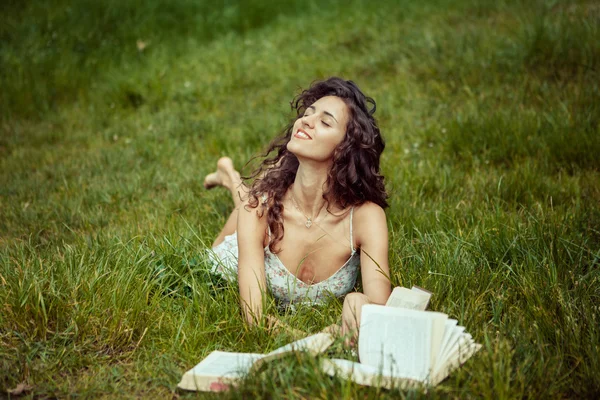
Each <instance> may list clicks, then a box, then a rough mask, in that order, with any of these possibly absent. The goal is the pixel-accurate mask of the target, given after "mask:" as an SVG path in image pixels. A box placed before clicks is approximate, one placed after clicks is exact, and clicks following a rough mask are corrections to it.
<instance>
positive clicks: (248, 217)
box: [237, 200, 267, 324]
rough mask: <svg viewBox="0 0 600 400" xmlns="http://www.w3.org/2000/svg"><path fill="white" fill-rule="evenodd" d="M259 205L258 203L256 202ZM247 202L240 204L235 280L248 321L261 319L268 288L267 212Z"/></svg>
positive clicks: (244, 314) (243, 312) (252, 321)
mask: <svg viewBox="0 0 600 400" xmlns="http://www.w3.org/2000/svg"><path fill="white" fill-rule="evenodd" d="M259 207H260V206H259ZM260 212H261V210H260V209H258V208H252V207H249V206H248V200H246V201H245V202H244V203H242V205H241V206H240V207H239V212H238V224H237V238H238V251H239V253H238V282H239V289H240V303H241V304H240V305H241V308H242V314H243V316H244V318H245V319H246V321H247V322H248V323H249V324H253V323H256V322H259V321H260V320H261V319H262V310H263V299H264V294H265V293H266V290H267V284H266V277H265V255H264V248H263V245H264V239H265V232H266V229H267V215H266V212H265V213H263V214H262V216H259V214H260Z"/></svg>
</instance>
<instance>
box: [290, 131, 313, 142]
mask: <svg viewBox="0 0 600 400" xmlns="http://www.w3.org/2000/svg"><path fill="white" fill-rule="evenodd" d="M294 137H296V138H298V139H304V140H312V138H311V137H310V135H309V134H308V133H306V132H304V131H303V130H302V129H298V130H297V131H296V133H294Z"/></svg>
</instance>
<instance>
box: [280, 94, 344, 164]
mask: <svg viewBox="0 0 600 400" xmlns="http://www.w3.org/2000/svg"><path fill="white" fill-rule="evenodd" d="M349 114H350V112H349V110H348V107H347V106H346V103H344V101H343V100H342V99H340V98H339V97H335V96H326V97H321V98H320V99H319V100H317V101H315V102H314V103H313V104H312V105H311V106H310V107H308V108H307V109H306V112H305V113H304V116H303V117H301V118H299V119H297V120H296V122H295V123H294V127H293V128H292V138H291V139H290V141H289V142H288V144H287V149H288V150H289V151H290V152H291V153H293V154H295V155H296V157H298V158H305V159H310V160H314V161H330V160H331V158H332V157H333V150H334V149H335V148H336V147H337V145H338V144H340V143H341V142H342V140H344V137H345V136H346V125H347V124H348V120H349V118H350V115H349Z"/></svg>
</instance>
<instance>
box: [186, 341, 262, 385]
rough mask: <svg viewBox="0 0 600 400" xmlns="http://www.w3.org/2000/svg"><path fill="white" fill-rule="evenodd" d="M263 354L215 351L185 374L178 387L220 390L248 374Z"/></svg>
mask: <svg viewBox="0 0 600 400" xmlns="http://www.w3.org/2000/svg"><path fill="white" fill-rule="evenodd" d="M262 357H263V355H262V354H253V353H229V352H225V351H213V352H212V353H210V354H209V355H208V357H206V358H205V359H204V360H202V361H201V362H200V363H199V364H198V365H196V366H195V367H194V368H192V369H190V370H189V371H187V372H186V373H185V374H183V377H182V378H181V381H180V382H179V383H178V384H177V387H179V388H180V389H184V390H202V391H220V390H224V389H225V388H227V386H228V385H229V384H232V383H234V382H235V381H236V380H237V379H239V378H240V377H241V376H243V375H244V374H246V373H247V372H248V371H249V370H250V368H251V367H252V365H253V364H254V363H255V362H256V361H257V360H259V359H261V358H262Z"/></svg>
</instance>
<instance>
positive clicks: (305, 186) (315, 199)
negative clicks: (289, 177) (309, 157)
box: [291, 162, 329, 218]
mask: <svg viewBox="0 0 600 400" xmlns="http://www.w3.org/2000/svg"><path fill="white" fill-rule="evenodd" d="M328 171H329V167H326V166H323V165H315V164H307V163H303V162H300V165H299V166H298V171H297V172H296V179H295V180H294V185H293V186H292V188H291V190H292V194H293V196H294V198H295V199H296V201H297V202H298V206H299V207H300V208H301V209H302V211H303V212H304V213H306V216H307V217H311V218H316V216H317V215H318V214H319V212H320V211H321V210H322V209H323V206H324V205H325V199H324V198H323V188H324V187H325V182H327V172H328Z"/></svg>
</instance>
